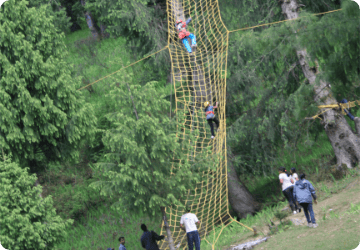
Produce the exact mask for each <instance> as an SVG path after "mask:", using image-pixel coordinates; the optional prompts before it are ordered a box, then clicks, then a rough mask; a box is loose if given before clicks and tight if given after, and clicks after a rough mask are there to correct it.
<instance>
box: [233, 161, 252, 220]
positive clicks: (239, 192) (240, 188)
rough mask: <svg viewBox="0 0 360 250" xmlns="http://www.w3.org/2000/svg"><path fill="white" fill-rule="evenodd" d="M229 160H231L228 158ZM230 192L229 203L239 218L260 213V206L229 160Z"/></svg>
mask: <svg viewBox="0 0 360 250" xmlns="http://www.w3.org/2000/svg"><path fill="white" fill-rule="evenodd" d="M228 158H230V157H229V156H228ZM227 176H228V190H229V195H228V196H229V202H230V205H231V207H232V208H233V210H234V211H235V213H236V214H237V216H238V218H246V216H247V215H248V214H250V215H253V214H254V213H255V212H256V211H258V208H259V204H258V203H257V202H256V201H255V200H254V198H253V197H252V195H251V194H250V192H249V190H248V189H247V188H246V186H245V185H243V184H242V183H241V181H240V179H239V177H238V175H237V173H236V171H235V167H234V165H233V164H232V162H231V160H230V159H229V160H228V173H227Z"/></svg>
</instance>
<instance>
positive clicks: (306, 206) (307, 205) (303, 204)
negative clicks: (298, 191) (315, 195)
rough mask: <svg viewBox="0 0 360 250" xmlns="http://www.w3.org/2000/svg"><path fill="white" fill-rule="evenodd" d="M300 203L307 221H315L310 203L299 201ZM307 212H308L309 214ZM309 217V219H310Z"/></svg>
mask: <svg viewBox="0 0 360 250" xmlns="http://www.w3.org/2000/svg"><path fill="white" fill-rule="evenodd" d="M300 205H301V206H302V207H303V208H304V214H305V217H306V220H307V222H308V223H311V222H312V223H315V214H314V210H313V207H312V203H300ZM308 213H310V216H309V214H308ZM310 217H311V221H310Z"/></svg>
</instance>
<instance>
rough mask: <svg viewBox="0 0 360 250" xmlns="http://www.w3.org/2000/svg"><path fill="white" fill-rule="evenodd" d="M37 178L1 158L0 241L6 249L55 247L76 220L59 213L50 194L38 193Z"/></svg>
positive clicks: (8, 160) (40, 190)
mask: <svg viewBox="0 0 360 250" xmlns="http://www.w3.org/2000/svg"><path fill="white" fill-rule="evenodd" d="M36 178H37V177H36V176H35V175H31V176H30V175H29V174H28V173H27V170H26V169H22V168H20V167H19V166H18V164H16V163H14V162H11V160H10V159H5V160H4V161H0V183H1V185H0V242H1V244H2V245H3V247H5V248H6V249H11V250H23V249H27V250H40V249H54V247H55V245H56V244H58V243H59V242H61V241H62V240H63V239H64V238H65V237H66V230H67V229H68V228H69V226H71V224H72V223H73V220H71V219H69V220H66V221H65V220H63V219H61V217H60V216H57V215H56V211H55V208H54V207H53V200H52V197H51V196H48V197H46V198H45V199H43V198H41V197H40V196H39V193H41V192H42V187H41V186H40V185H38V186H37V187H33V186H34V182H35V180H36Z"/></svg>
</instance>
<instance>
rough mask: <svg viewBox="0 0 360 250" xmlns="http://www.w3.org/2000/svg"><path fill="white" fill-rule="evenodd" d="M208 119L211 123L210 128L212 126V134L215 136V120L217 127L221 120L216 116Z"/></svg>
mask: <svg viewBox="0 0 360 250" xmlns="http://www.w3.org/2000/svg"><path fill="white" fill-rule="evenodd" d="M207 121H208V123H209V125H210V128H211V135H212V136H215V134H214V124H213V122H215V124H216V128H219V120H218V119H217V118H216V117H214V118H212V119H207Z"/></svg>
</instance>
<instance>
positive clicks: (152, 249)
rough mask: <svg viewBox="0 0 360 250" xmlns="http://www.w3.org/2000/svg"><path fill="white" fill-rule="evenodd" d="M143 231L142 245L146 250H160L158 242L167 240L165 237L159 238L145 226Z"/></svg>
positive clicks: (142, 226)
mask: <svg viewBox="0 0 360 250" xmlns="http://www.w3.org/2000/svg"><path fill="white" fill-rule="evenodd" d="M141 229H142V230H143V231H144V233H143V235H142V236H141V245H142V247H143V248H145V249H146V250H160V249H159V247H158V245H157V243H156V241H157V240H162V239H164V238H165V236H164V235H161V236H159V235H158V234H157V233H155V232H154V231H151V232H150V231H148V230H147V227H146V225H145V224H141Z"/></svg>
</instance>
